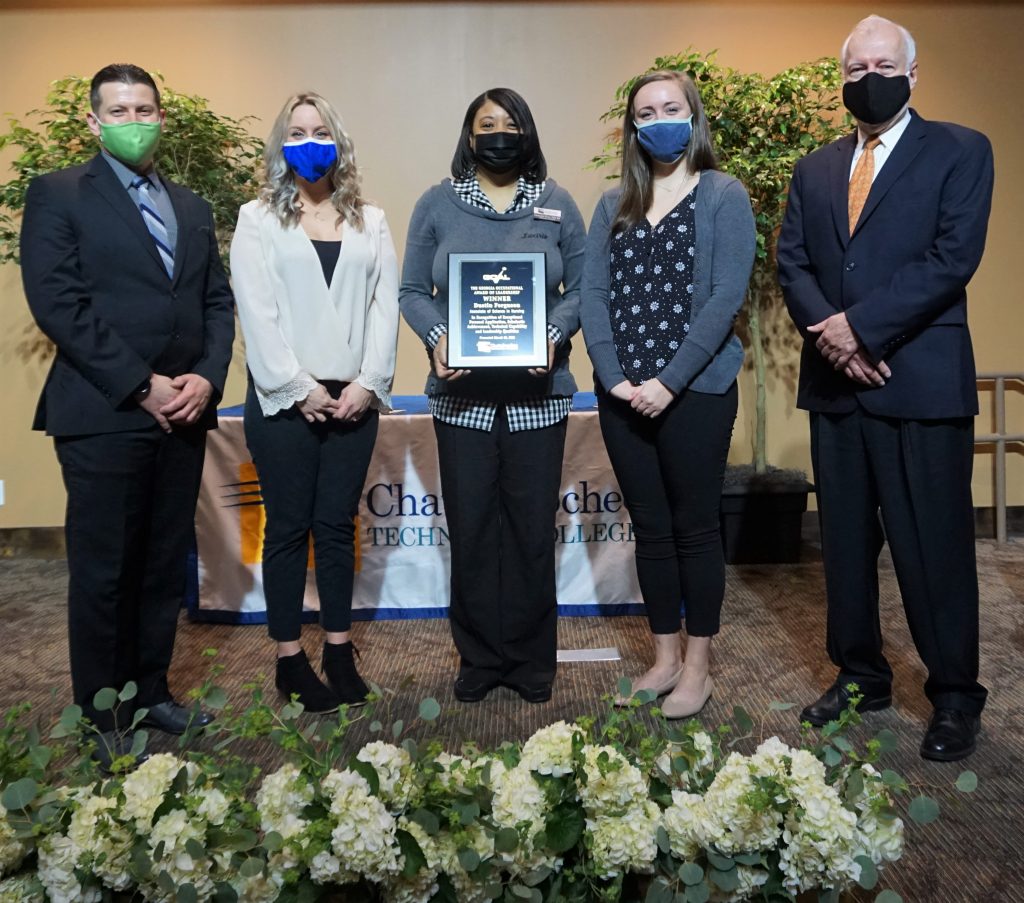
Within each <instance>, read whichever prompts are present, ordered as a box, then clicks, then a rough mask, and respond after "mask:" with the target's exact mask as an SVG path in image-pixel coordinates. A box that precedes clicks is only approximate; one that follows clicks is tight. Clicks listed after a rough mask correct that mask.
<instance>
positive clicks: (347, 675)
mask: <svg viewBox="0 0 1024 903" xmlns="http://www.w3.org/2000/svg"><path fill="white" fill-rule="evenodd" d="M354 649H355V646H353V645H352V644H351V643H324V659H323V672H324V675H325V676H326V677H327V685H328V686H329V687H330V688H331V689H332V690H333V691H334V693H335V695H336V696H337V697H338V699H339V700H340V701H341V702H342V703H344V704H345V705H349V706H357V705H364V704H365V703H366V697H367V695H368V694H369V692H370V688H369V687H368V686H366V683H365V682H364V681H363V679H362V678H361V677H360V676H359V672H358V671H356V663H355V660H354V659H353V657H352V652H353V651H354Z"/></svg>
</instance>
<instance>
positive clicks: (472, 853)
mask: <svg viewBox="0 0 1024 903" xmlns="http://www.w3.org/2000/svg"><path fill="white" fill-rule="evenodd" d="M458 857H459V865H461V866H462V867H463V868H464V869H465V870H466V871H467V872H473V871H476V869H477V867H478V866H479V865H480V854H479V853H478V852H477V851H476V850H474V849H473V848H472V847H463V849H461V850H459V852H458Z"/></svg>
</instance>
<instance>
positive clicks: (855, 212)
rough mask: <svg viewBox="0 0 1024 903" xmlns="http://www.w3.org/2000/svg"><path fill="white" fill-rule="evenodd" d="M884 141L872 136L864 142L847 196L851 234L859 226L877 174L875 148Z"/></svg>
mask: <svg viewBox="0 0 1024 903" xmlns="http://www.w3.org/2000/svg"><path fill="white" fill-rule="evenodd" d="M881 143H882V139H881V138H871V139H869V140H868V141H866V142H865V143H864V150H863V151H862V152H861V155H860V157H859V158H858V159H857V165H856V166H855V167H854V168H853V176H851V178H850V190H849V194H848V196H847V207H848V208H849V211H850V234H851V235H853V230H854V229H855V228H856V227H857V220H859V219H860V212H861V211H862V210H863V209H864V202H865V201H866V200H867V199H868V193H869V192H870V191H871V180H872V178H874V175H875V148H876V147H878V145H879V144H881Z"/></svg>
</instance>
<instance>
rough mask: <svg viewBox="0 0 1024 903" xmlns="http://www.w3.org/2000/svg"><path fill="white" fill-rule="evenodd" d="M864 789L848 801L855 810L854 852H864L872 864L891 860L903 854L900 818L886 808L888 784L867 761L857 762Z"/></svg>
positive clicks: (862, 853) (890, 798) (888, 797)
mask: <svg viewBox="0 0 1024 903" xmlns="http://www.w3.org/2000/svg"><path fill="white" fill-rule="evenodd" d="M860 771H861V775H862V776H863V778H864V789H863V790H862V791H861V792H860V793H859V794H858V795H857V796H856V797H855V798H854V799H853V800H851V801H850V804H851V805H852V806H853V809H854V811H855V812H856V813H857V834H856V838H855V840H854V844H855V846H856V853H855V856H860V855H864V856H868V857H870V858H871V861H872V862H873V863H874V864H875V865H879V866H880V865H882V864H883V863H885V862H895V861H896V860H897V859H899V858H900V856H902V855H903V820H902V819H900V818H897V817H896V816H895V815H892V814H890V813H889V812H887V811H884V810H887V809H888V808H889V807H890V806H891V805H892V796H891V795H890V793H889V788H888V787H886V785H885V784H884V783H883V781H882V778H881V776H880V775H879V774H878V772H877V771H876V770H875V769H874V768H873V767H872V766H871V765H870V764H868V763H864V764H863V765H861V766H860Z"/></svg>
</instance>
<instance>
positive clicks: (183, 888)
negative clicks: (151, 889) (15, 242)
mask: <svg viewBox="0 0 1024 903" xmlns="http://www.w3.org/2000/svg"><path fill="white" fill-rule="evenodd" d="M164 874H165V875H166V874H167V873H166V872H164ZM174 900H175V903H199V894H198V893H196V888H195V885H193V884H179V885H178V890H177V893H176V894H175V897H174Z"/></svg>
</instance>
